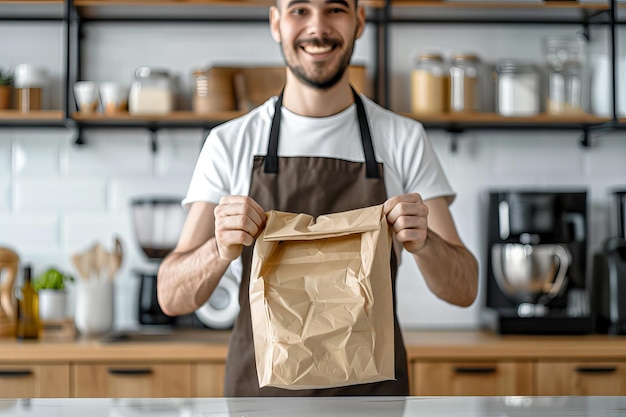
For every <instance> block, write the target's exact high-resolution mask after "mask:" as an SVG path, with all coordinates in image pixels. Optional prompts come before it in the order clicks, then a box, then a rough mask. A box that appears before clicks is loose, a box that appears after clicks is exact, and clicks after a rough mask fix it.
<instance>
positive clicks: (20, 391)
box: [0, 362, 70, 398]
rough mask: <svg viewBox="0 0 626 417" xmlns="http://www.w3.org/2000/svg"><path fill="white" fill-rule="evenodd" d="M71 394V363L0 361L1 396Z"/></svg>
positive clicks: (55, 395) (26, 396)
mask: <svg viewBox="0 0 626 417" xmlns="http://www.w3.org/2000/svg"><path fill="white" fill-rule="evenodd" d="M69 396H70V364H69V362H67V363H59V364H19V365H14V364H5V363H0V398H32V397H43V398H53V397H59V398H65V397H69Z"/></svg>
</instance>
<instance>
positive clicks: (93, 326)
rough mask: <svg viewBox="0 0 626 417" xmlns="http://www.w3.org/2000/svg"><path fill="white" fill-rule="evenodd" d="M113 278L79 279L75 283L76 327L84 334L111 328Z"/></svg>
mask: <svg viewBox="0 0 626 417" xmlns="http://www.w3.org/2000/svg"><path fill="white" fill-rule="evenodd" d="M113 294H114V285H113V280H110V279H81V280H78V282H77V285H76V310H75V311H74V322H75V324H76V329H77V330H78V331H79V332H80V333H81V334H82V335H84V336H88V337H89V336H100V335H103V334H106V333H108V332H110V331H111V330H113V306H114V304H113Z"/></svg>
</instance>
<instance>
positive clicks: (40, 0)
mask: <svg viewBox="0 0 626 417" xmlns="http://www.w3.org/2000/svg"><path fill="white" fill-rule="evenodd" d="M0 4H19V5H22V6H23V5H32V4H55V5H56V4H59V5H60V4H63V0H28V1H24V0H21V1H20V0H0Z"/></svg>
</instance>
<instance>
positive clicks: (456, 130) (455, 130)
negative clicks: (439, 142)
mask: <svg viewBox="0 0 626 417" xmlns="http://www.w3.org/2000/svg"><path fill="white" fill-rule="evenodd" d="M446 132H448V133H449V134H450V152H451V153H453V154H456V153H457V152H458V151H459V135H461V134H462V133H463V132H465V129H463V128H460V127H458V126H450V127H449V128H447V129H446Z"/></svg>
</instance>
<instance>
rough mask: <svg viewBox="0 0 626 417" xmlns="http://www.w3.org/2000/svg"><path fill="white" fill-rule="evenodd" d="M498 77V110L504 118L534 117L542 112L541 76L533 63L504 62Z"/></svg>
mask: <svg viewBox="0 0 626 417" xmlns="http://www.w3.org/2000/svg"><path fill="white" fill-rule="evenodd" d="M496 72H497V76H498V83H497V85H498V88H497V91H498V93H497V99H498V100H497V109H498V113H499V114H501V115H502V116H512V117H515V116H521V117H523V116H534V115H537V114H539V112H540V104H541V102H540V101H541V100H540V96H539V89H540V75H539V70H538V69H537V67H536V66H535V65H533V64H532V63H527V62H518V61H513V60H502V61H500V62H498V65H497V67H496Z"/></svg>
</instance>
